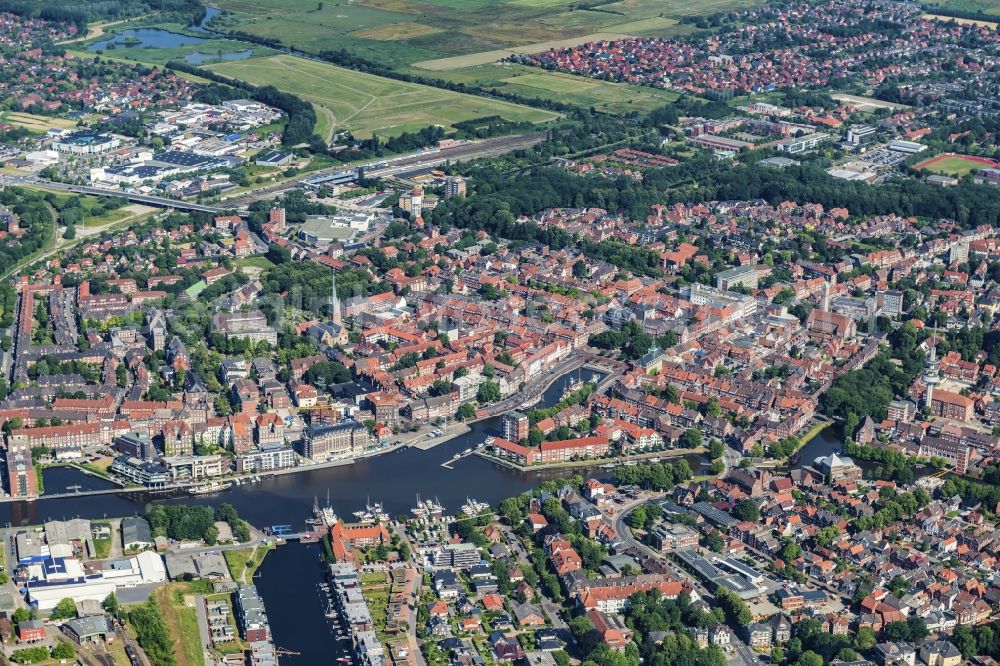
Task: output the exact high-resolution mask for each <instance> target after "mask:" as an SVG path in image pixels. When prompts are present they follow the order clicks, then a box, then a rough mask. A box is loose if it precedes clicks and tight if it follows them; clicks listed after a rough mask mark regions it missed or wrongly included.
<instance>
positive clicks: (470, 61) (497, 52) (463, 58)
mask: <svg viewBox="0 0 1000 666" xmlns="http://www.w3.org/2000/svg"><path fill="white" fill-rule="evenodd" d="M623 37H626V34H625V33H623V32H592V33H587V34H583V35H578V36H576V37H570V38H569V39H555V40H550V41H545V42H535V43H533V44H526V45H522V46H511V47H508V48H502V49H494V50H491V51H480V52H478V53H467V54H464V55H457V56H452V57H450V58H438V59H435V60H425V61H423V62H415V63H413V66H414V67H417V68H419V69H428V70H431V71H442V70H449V69H462V68H463V67H472V66H474V65H485V64H487V63H491V62H496V61H497V60H500V59H502V58H506V57H508V56H510V55H511V54H512V53H522V54H531V53H541V52H543V51H548V50H549V49H555V48H561V47H568V46H576V45H578V44H586V43H587V42H597V41H604V40H614V39H621V38H623Z"/></svg>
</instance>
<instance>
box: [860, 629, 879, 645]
mask: <svg viewBox="0 0 1000 666" xmlns="http://www.w3.org/2000/svg"><path fill="white" fill-rule="evenodd" d="M877 642H878V639H877V638H876V637H875V630H874V629H872V628H871V627H861V628H860V629H858V633H857V635H855V637H854V644H855V645H857V646H858V649H859V650H870V649H872V648H873V647H875V644H876V643H877Z"/></svg>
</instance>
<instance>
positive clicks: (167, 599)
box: [153, 583, 205, 666]
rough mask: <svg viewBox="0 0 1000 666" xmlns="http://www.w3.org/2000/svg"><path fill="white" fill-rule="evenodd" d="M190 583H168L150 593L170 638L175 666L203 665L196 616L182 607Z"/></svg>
mask: <svg viewBox="0 0 1000 666" xmlns="http://www.w3.org/2000/svg"><path fill="white" fill-rule="evenodd" d="M193 593H194V591H193V589H192V584H191V583H168V584H166V585H164V586H163V587H161V588H158V589H157V590H156V591H155V592H154V593H153V599H154V600H155V601H156V606H157V608H159V610H160V614H161V615H162V616H163V621H164V623H166V625H167V634H168V635H170V637H171V638H172V639H173V648H174V650H173V651H174V656H175V657H176V659H177V666H204V664H205V652H204V650H202V647H201V636H200V634H199V633H198V615H197V612H196V611H195V609H194V608H189V607H188V606H186V605H185V604H184V595H185V594H193Z"/></svg>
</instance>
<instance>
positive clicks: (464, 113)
mask: <svg viewBox="0 0 1000 666" xmlns="http://www.w3.org/2000/svg"><path fill="white" fill-rule="evenodd" d="M209 68H210V69H212V70H213V71H215V72H218V73H220V74H223V75H225V76H230V77H233V78H237V79H241V80H243V81H248V82H249V83H252V84H255V85H262V86H263V85H273V86H276V87H278V88H280V89H282V90H286V91H288V92H290V93H293V94H296V95H298V96H300V97H301V98H302V99H305V100H307V101H309V102H312V103H313V104H314V105H315V106H316V107H317V111H318V112H319V114H318V115H319V116H320V118H321V120H320V123H319V124H322V123H323V122H328V123H331V124H332V126H333V128H334V129H335V130H338V131H339V130H350V131H351V132H353V133H354V134H355V136H358V137H364V138H367V137H370V136H372V135H373V134H378V135H380V136H393V135H398V134H401V133H403V132H408V131H416V130H419V129H422V128H424V127H427V126H428V125H444V126H446V127H449V126H451V125H452V124H453V123H456V122H461V121H463V120H470V119H473V118H479V117H483V116H491V115H499V116H502V117H503V118H505V119H507V120H509V121H513V122H533V123H541V122H546V121H549V120H553V119H555V118H556V117H557V114H555V113H553V112H551V111H544V110H540V109H532V108H530V107H526V106H521V105H518V104H511V103H508V102H503V101H499V100H490V99H484V98H481V97H476V96H473V95H463V94H460V93H454V92H450V91H447V90H440V89H438V88H431V87H428V86H422V85H417V84H413V83H406V82H403V81H396V80H393V79H386V78H383V77H379V76H373V75H371V74H364V73H361V72H356V71H353V70H350V69H346V68H343V67H337V66H334V65H330V64H327V63H321V62H314V61H310V60H303V59H301V58H294V57H292V56H286V55H279V56H274V57H271V58H254V59H251V60H249V61H245V60H244V61H239V62H229V63H221V64H215V65H211V66H209ZM324 115H326V117H327V119H326V120H325V121H324V120H322V117H323V116H324Z"/></svg>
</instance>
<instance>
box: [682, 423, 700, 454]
mask: <svg viewBox="0 0 1000 666" xmlns="http://www.w3.org/2000/svg"><path fill="white" fill-rule="evenodd" d="M681 445H682V446H684V448H686V449H695V448H698V447H699V446H701V431H700V430H698V429H697V428H688V429H687V430H685V431H684V434H683V435H681Z"/></svg>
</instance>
